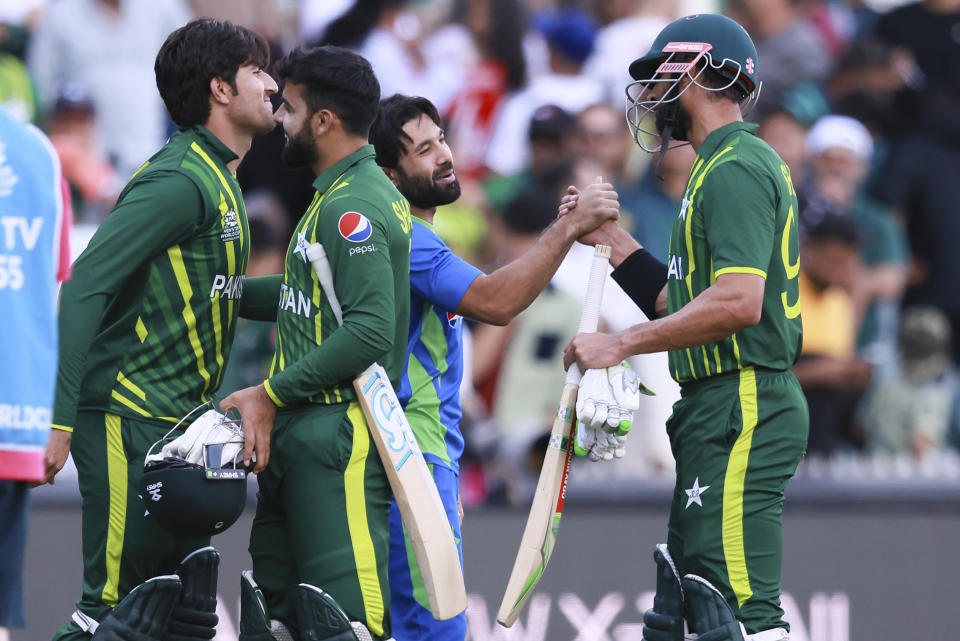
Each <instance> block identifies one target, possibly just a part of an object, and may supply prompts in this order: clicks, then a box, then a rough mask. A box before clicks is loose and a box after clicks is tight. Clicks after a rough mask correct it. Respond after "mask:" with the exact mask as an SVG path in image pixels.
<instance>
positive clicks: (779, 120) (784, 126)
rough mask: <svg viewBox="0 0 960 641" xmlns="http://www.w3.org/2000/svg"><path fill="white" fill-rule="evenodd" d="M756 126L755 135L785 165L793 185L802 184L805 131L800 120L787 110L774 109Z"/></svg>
mask: <svg viewBox="0 0 960 641" xmlns="http://www.w3.org/2000/svg"><path fill="white" fill-rule="evenodd" d="M758 124H759V125H760V127H759V128H758V129H757V135H758V136H760V137H761V138H763V139H764V140H765V141H766V142H767V144H768V145H770V146H771V147H773V150H774V151H775V152H777V155H778V156H780V157H781V158H782V159H783V162H785V163H787V167H789V168H790V177H791V178H792V179H793V182H794V184H796V183H798V182H802V180H803V170H804V163H805V162H806V147H805V145H806V143H805V138H806V136H807V130H806V128H805V127H804V126H803V124H802V123H801V122H800V120H799V119H798V118H797V117H796V116H795V115H794V114H793V112H792V111H790V110H789V109H787V108H785V107H774V108H773V109H771V110H768V111H767V112H766V114H765V115H764V116H763V117H762V118H760V120H759V123H758Z"/></svg>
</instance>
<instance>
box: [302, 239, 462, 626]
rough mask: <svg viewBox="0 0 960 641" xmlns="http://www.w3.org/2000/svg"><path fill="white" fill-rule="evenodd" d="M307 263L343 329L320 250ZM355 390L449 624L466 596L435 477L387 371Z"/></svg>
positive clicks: (434, 609)
mask: <svg viewBox="0 0 960 641" xmlns="http://www.w3.org/2000/svg"><path fill="white" fill-rule="evenodd" d="M307 258H308V259H309V260H310V263H311V264H312V265H313V269H314V271H315V272H316V273H317V278H318V279H319V281H320V286H321V287H322V288H323V291H324V293H325V294H326V295H327V300H328V301H329V303H330V307H331V308H332V309H333V314H334V316H335V317H336V319H337V323H338V324H341V325H342V324H343V311H342V309H341V308H340V303H339V301H338V300H337V297H336V293H335V292H334V289H333V273H332V272H331V270H330V262H329V260H327V254H326V251H325V250H324V248H323V245H321V244H320V243H314V244H312V245H310V246H309V247H308V248H307ZM353 388H354V390H356V392H357V399H358V400H359V402H360V407H361V408H362V409H363V415H364V417H365V418H366V421H367V426H368V427H369V429H370V435H371V437H372V438H373V442H374V443H375V444H376V447H377V452H378V453H379V454H380V460H381V461H383V467H384V469H385V470H386V472H387V479H388V480H389V481H390V489H391V490H392V491H393V495H394V497H396V499H397V506H398V507H399V508H400V516H401V518H402V519H403V525H404V527H405V528H406V530H407V533H408V534H409V536H410V541H411V542H412V543H413V552H414V555H415V556H416V558H417V565H418V566H419V567H420V574H421V576H422V577H423V583H424V586H425V587H426V590H427V597H428V599H429V600H430V612H431V613H432V614H433V617H434V618H435V619H437V620H438V621H444V620H446V619H452V618H453V617H455V616H457V615H458V614H460V613H461V612H463V611H464V610H466V609H467V590H466V587H465V586H464V583H463V570H462V568H461V567H460V555H459V553H458V552H457V543H456V541H454V538H453V529H452V528H451V527H450V522H449V521H448V520H447V513H446V511H445V510H444V509H443V503H442V502H441V500H440V493H439V492H437V485H436V483H435V482H434V480H433V475H431V474H430V470H429V469H427V464H426V461H424V459H423V452H421V451H420V446H419V445H418V444H417V439H416V438H415V437H414V435H413V430H411V429H410V424H409V423H408V422H407V418H406V416H405V415H404V413H403V408H402V407H401V406H400V400H399V399H398V398H397V394H396V392H395V391H394V389H393V385H391V384H390V378H389V377H388V376H387V372H386V370H384V369H383V367H381V366H380V365H378V364H377V363H373V364H372V365H370V367H368V368H367V369H366V370H365V371H364V372H363V373H362V374H360V376H358V377H357V378H356V379H354V381H353Z"/></svg>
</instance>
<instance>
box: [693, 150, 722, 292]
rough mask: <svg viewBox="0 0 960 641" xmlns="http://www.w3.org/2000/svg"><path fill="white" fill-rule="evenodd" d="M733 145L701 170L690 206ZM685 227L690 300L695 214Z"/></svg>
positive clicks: (716, 155) (695, 267)
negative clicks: (708, 175) (715, 165)
mask: <svg viewBox="0 0 960 641" xmlns="http://www.w3.org/2000/svg"><path fill="white" fill-rule="evenodd" d="M732 149H733V147H726V148H724V150H723V151H721V152H720V153H718V154H714V156H713V158H711V159H710V162H708V163H707V166H706V167H704V168H703V171H702V172H700V175H699V176H698V177H697V180H696V183H695V184H694V186H693V190H692V191H691V192H690V205H689V206H690V207H691V208H692V207H693V200H694V198H696V196H697V192H698V191H699V190H700V187H702V186H703V179H704V178H706V177H707V174H709V173H710V169H711V168H712V167H713V165H714V164H716V162H717V161H718V160H720V159H721V158H722V157H723V156H724V155H725V154H726V153H727V152H729V151H731V150H732ZM684 222H685V223H686V229H685V234H684V235H685V238H686V244H687V263H688V266H687V275H686V276H685V277H684V280H685V281H686V282H687V293H688V294H689V295H690V300H693V272H694V271H696V269H697V266H696V263H695V261H694V259H693V216H687V217H686V220H685V221H684Z"/></svg>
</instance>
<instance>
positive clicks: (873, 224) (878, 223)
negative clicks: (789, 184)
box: [797, 116, 909, 377]
mask: <svg viewBox="0 0 960 641" xmlns="http://www.w3.org/2000/svg"><path fill="white" fill-rule="evenodd" d="M806 149H807V153H808V154H809V167H808V170H807V172H806V173H805V178H803V179H802V180H800V181H798V182H797V196H798V201H799V205H800V217H799V223H800V237H801V242H803V241H802V239H803V238H804V236H805V235H806V233H807V232H808V230H810V229H811V228H813V227H816V225H817V224H819V222H820V221H821V220H822V219H823V217H824V216H826V215H828V214H836V215H840V216H846V217H848V218H849V219H850V220H851V221H852V222H853V223H854V224H855V225H856V228H857V234H858V238H859V242H858V252H859V255H860V263H861V267H860V268H859V271H858V274H857V278H856V279H855V282H854V289H853V296H854V305H855V307H854V314H855V316H854V317H855V325H856V327H857V328H858V331H857V351H858V352H860V353H861V354H862V355H863V356H864V358H866V359H868V360H869V361H870V362H871V363H872V364H873V365H874V367H875V368H876V370H875V375H877V376H880V377H886V376H887V375H892V374H893V369H894V367H895V366H896V342H897V338H896V334H897V314H898V308H899V302H900V299H901V297H902V296H903V291H904V288H905V286H906V281H907V265H908V261H909V250H908V248H907V242H906V235H905V233H904V230H903V228H902V227H901V225H900V224H899V222H898V221H897V220H895V219H894V217H893V214H892V212H891V211H890V209H889V208H888V207H886V206H883V205H881V204H880V203H877V202H876V201H874V200H872V199H870V198H869V197H867V196H865V195H864V194H863V191H862V187H863V183H864V181H865V179H866V177H867V173H868V171H869V169H870V163H871V158H872V154H873V141H872V139H871V137H870V133H869V132H868V131H867V129H866V127H864V126H863V125H862V124H861V123H859V122H858V121H856V120H854V119H853V118H849V117H847V116H825V117H823V118H821V119H820V120H818V121H817V123H816V124H815V125H814V126H813V127H812V128H811V130H810V133H809V134H808V135H807V138H806Z"/></svg>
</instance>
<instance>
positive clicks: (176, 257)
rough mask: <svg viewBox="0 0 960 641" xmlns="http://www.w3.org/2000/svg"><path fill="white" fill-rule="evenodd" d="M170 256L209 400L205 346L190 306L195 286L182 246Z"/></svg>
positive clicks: (175, 248)
mask: <svg viewBox="0 0 960 641" xmlns="http://www.w3.org/2000/svg"><path fill="white" fill-rule="evenodd" d="M167 255H169V256H170V264H171V265H172V266H173V273H174V275H175V276H176V277H177V285H179V286H180V294H181V296H183V321H184V323H186V326H187V336H188V337H189V338H190V346H191V347H192V348H193V355H194V356H196V358H197V370H198V371H199V372H200V376H202V377H203V382H204V385H203V394H202V396H201V400H207V390H208V389H210V373H209V372H208V371H207V366H206V364H205V363H204V359H203V346H202V345H200V336H199V334H197V317H196V316H194V315H193V308H192V307H191V306H190V298H191V297H192V296H193V288H192V287H190V278H189V277H188V276H187V268H186V267H185V266H184V264H183V254H182V253H181V252H180V246H179V245H177V246H174V247H171V248H170V249H168V250H167Z"/></svg>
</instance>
